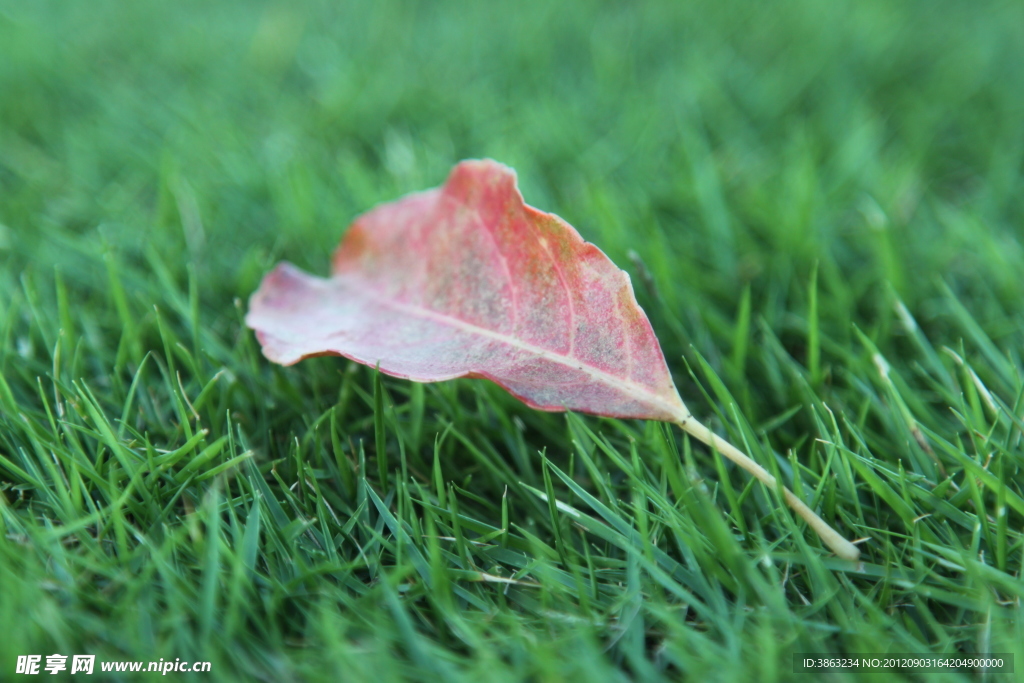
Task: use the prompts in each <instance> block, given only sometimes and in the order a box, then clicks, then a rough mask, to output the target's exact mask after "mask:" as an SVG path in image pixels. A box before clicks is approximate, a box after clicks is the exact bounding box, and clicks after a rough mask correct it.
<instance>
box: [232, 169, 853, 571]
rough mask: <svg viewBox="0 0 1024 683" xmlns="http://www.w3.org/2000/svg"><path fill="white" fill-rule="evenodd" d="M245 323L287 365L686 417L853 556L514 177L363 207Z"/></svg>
mask: <svg viewBox="0 0 1024 683" xmlns="http://www.w3.org/2000/svg"><path fill="white" fill-rule="evenodd" d="M246 324H247V325H248V326H249V327H251V328H252V329H254V330H255V331H256V336H257V338H258V339H259V341H260V344H261V345H262V347H263V353H264V355H265V356H266V357H267V358H268V359H270V360H272V361H274V362H277V363H281V364H283V365H291V364H293V363H297V362H298V361H300V360H302V359H303V358H308V357H310V356H321V355H338V356H344V357H346V358H350V359H352V360H354V361H357V362H359V363H364V364H366V365H370V366H376V367H379V368H380V371H381V372H383V373H386V374H388V375H393V376H395V377H403V378H407V379H411V380H414V381H418V382H437V381H442V380H447V379H454V378H456V377H478V378H486V379H490V380H492V381H494V382H496V383H497V384H499V385H501V386H502V387H504V388H505V389H507V390H508V391H509V392H511V393H512V394H513V395H515V396H516V397H517V398H519V399H521V400H522V401H524V402H525V403H527V404H528V405H530V406H532V407H534V408H539V409H541V410H573V411H578V412H583V413H593V414H598V415H605V416H609V417H619V418H640V419H651V420H663V421H666V422H673V423H675V424H678V425H679V426H680V427H682V428H683V429H684V430H686V431H687V432H689V433H690V434H692V435H694V436H695V437H696V438H698V439H700V440H701V441H703V442H704V443H707V444H709V445H711V446H712V447H713V448H715V449H716V450H718V451H719V452H720V453H722V455H725V456H727V457H729V458H731V459H732V460H734V461H735V462H737V463H738V464H739V465H740V466H742V467H743V468H744V469H746V470H748V471H749V472H751V473H752V474H753V475H754V476H756V477H757V478H758V479H760V480H761V481H763V482H764V483H765V484H767V485H769V486H770V487H772V488H776V487H777V488H778V489H779V490H780V492H782V493H783V495H784V497H785V498H786V500H787V502H788V503H789V504H790V505H791V506H792V507H793V508H794V509H795V510H796V511H797V512H798V513H799V514H800V516H801V517H803V518H804V519H805V520H807V522H808V523H809V524H810V525H811V526H812V527H813V528H814V529H815V530H816V531H817V532H818V533H819V534H821V535H822V538H823V540H824V541H825V542H826V543H827V544H828V545H829V546H830V547H832V549H833V550H835V551H836V553H837V554H838V555H840V556H841V557H844V558H846V559H856V557H857V556H858V551H857V549H856V548H855V547H854V546H852V545H851V544H850V543H849V542H847V541H846V540H845V539H843V538H842V537H841V536H839V534H837V533H836V532H835V531H834V530H833V529H832V528H831V527H829V526H828V525H827V524H825V522H824V521H822V520H821V519H820V518H819V517H817V515H815V514H814V512H812V511H811V510H810V509H809V508H808V507H807V506H806V505H805V504H804V503H803V502H802V501H800V500H799V499H797V498H796V496H794V495H793V494H792V493H791V492H790V491H789V490H787V489H785V488H784V487H782V486H779V485H778V483H777V482H776V481H775V478H774V477H772V476H771V475H770V474H769V473H768V472H767V471H765V470H764V468H762V467H761V466H760V465H758V464H757V463H756V462H754V461H753V460H751V459H750V458H749V457H747V456H746V455H744V454H743V453H742V452H741V451H739V450H737V449H736V448H735V447H733V446H732V445H730V444H729V443H727V442H725V441H723V440H722V439H720V438H719V437H717V436H715V435H714V434H713V433H712V432H711V430H709V429H708V428H707V427H705V426H704V425H702V424H700V423H699V422H697V421H696V420H695V419H694V418H693V416H692V415H691V414H690V412H689V410H687V408H686V406H685V405H684V404H683V401H682V399H681V398H680V396H679V393H678V391H676V388H675V385H674V384H673V382H672V376H671V374H670V373H669V369H668V366H667V364H666V363H665V356H664V354H663V353H662V351H661V346H660V345H659V344H658V340H657V338H656V337H655V335H654V331H653V330H652V328H651V324H650V322H649V321H648V319H647V316H646V315H645V314H644V312H643V310H642V309H641V308H640V306H639V305H638V304H637V302H636V298H635V297H634V295H633V288H632V286H631V284H630V281H629V276H628V275H627V274H626V273H625V272H623V271H622V270H620V269H619V268H617V267H616V266H615V264H614V263H612V262H611V260H610V259H609V258H608V257H607V256H605V255H604V253H602V252H601V250H600V249H598V248H597V247H596V246H594V245H593V244H590V243H589V242H585V241H584V240H583V238H582V237H580V235H579V233H578V232H576V230H575V229H573V228H572V226H570V225H569V224H568V223H566V222H565V221H563V220H562V219H560V218H559V217H557V216H555V215H553V214H549V213H545V212H543V211H539V210H537V209H535V208H533V207H530V206H527V205H526V204H525V203H524V202H523V198H522V195H520V193H519V190H518V188H517V187H516V176H515V172H514V171H512V170H511V169H510V168H508V167H506V166H503V165H501V164H499V163H497V162H494V161H488V160H484V161H464V162H462V163H460V164H458V165H457V166H456V167H455V169H454V170H453V171H452V172H451V175H449V177H448V180H447V182H445V184H444V185H443V186H442V187H440V188H436V189H433V190H428V191H426V192H420V193H416V194H412V195H408V196H406V197H404V198H402V199H399V200H398V201H395V202H391V203H388V204H383V205H381V206H378V207H377V208H375V209H373V210H371V211H369V212H368V213H366V214H363V215H362V216H360V217H359V218H357V219H356V221H355V222H354V223H353V225H352V227H351V228H350V229H349V231H348V233H347V234H346V235H345V238H344V239H343V240H342V243H341V246H339V247H338V249H337V251H336V252H335V254H334V259H333V268H332V274H331V277H330V278H327V279H325V278H320V277H316V276H314V275H309V274H307V273H305V272H303V271H301V270H299V269H298V268H296V267H295V266H293V265H291V264H290V263H281V264H280V265H278V266H277V268H275V269H274V270H273V271H272V272H271V273H270V274H268V275H267V276H266V277H265V278H264V280H263V282H262V283H261V285H260V287H259V289H258V290H257V291H256V293H255V294H253V296H252V298H251V299H250V302H249V313H248V315H247V316H246Z"/></svg>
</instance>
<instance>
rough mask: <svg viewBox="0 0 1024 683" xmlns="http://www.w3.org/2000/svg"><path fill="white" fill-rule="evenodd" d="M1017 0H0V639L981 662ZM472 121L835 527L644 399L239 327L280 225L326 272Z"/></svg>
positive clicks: (1012, 470)
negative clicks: (375, 364) (410, 372)
mask: <svg viewBox="0 0 1024 683" xmlns="http://www.w3.org/2000/svg"><path fill="white" fill-rule="evenodd" d="M1022 27H1024V5H1022V4H1021V3H1019V2H1010V1H1006V2H981V3H968V2H961V1H952V0H936V1H935V2H927V3H926V2H923V1H915V0H898V1H896V0H863V1H861V2H829V1H828V0H782V1H781V2H777V3H754V2H742V1H740V0H726V1H723V2H712V1H711V0H705V1H696V2H647V3H641V2H638V3H610V2H604V3H598V2H584V1H582V0H571V1H568V2H562V3H546V2H535V1H533V0H522V1H520V2H517V3H483V2H479V3H469V2H462V3H426V2H423V3H417V2H412V1H411V0H410V1H406V0H400V1H399V0H376V1H375V2H366V3H328V2H320V1H316V0H301V1H296V2H287V3H286V2H279V3H257V2H248V3H243V2H234V1H232V0H218V1H217V2H206V3H200V2H191V1H187V2H180V3H170V2H156V1H155V0H139V1H137V2H130V3H125V2H113V1H112V0H96V1H95V2H89V3H58V2H36V3H17V2H0V624H3V625H4V628H3V631H4V634H3V637H0V680H5V681H6V680H32V678H31V677H29V678H22V677H21V676H18V675H17V674H16V673H15V672H16V665H17V661H18V658H19V656H24V655H30V654H38V655H42V656H43V659H42V664H43V665H45V663H46V655H51V654H63V655H67V656H69V660H68V661H69V662H70V656H71V655H74V654H89V655H95V656H96V672H95V673H94V674H93V676H94V677H95V678H96V679H97V680H125V681H134V680H149V679H152V678H153V677H154V676H156V675H157V674H155V673H149V674H135V675H132V674H125V673H122V674H115V673H104V672H101V671H100V662H113V661H122V660H139V661H146V662H148V661H157V660H160V659H161V658H162V659H164V660H165V661H174V660H176V659H180V660H184V661H190V662H191V661H197V660H198V661H207V662H210V664H211V669H210V672H209V673H202V674H200V673H190V674H185V673H171V674H168V680H184V679H188V680H227V681H238V680H259V681H314V682H315V681H338V680H345V681H349V680H351V681H359V680H370V681H373V682H374V683H384V682H385V681H391V680H428V681H439V680H444V681H456V680H465V681H477V680H486V681H518V680H530V681H563V680H581V681H582V680H586V681H588V682H589V681H626V680H644V681H648V680H650V681H657V680H677V679H679V678H681V677H689V678H690V679H692V680H702V681H703V680H709V681H715V680H720V681H734V680H735V681H742V680H758V681H772V680H791V679H795V680H815V679H817V678H818V675H816V674H803V673H795V672H794V655H795V654H797V653H817V654H819V655H823V654H833V655H848V656H854V655H862V654H867V653H879V654H881V653H936V654H938V653H951V654H961V655H964V654H967V655H970V654H975V653H1011V654H1015V655H1016V656H1017V657H1018V658H1020V657H1022V655H1024V645H1022V643H1024V607H1022V605H1021V597H1022V595H1024V581H1022V580H1021V572H1022V564H1024V552H1022V550H1024V533H1022V523H1024V471H1022V469H1024V444H1022V435H1024V377H1022V374H1024V360H1022V357H1021V356H1022V354H1021V350H1022V348H1024V346H1022V342H1024V296H1022V294H1024V291H1022V273H1024V248H1022V241H1021V239H1022V235H1024V40H1022V39H1021V30H1022ZM479 157H490V158H494V159H498V160H500V161H502V162H504V163H506V164H508V165H510V166H512V167H514V168H515V169H516V170H517V172H518V174H519V181H520V187H521V189H522V191H523V194H524V195H525V197H526V200H527V202H528V203H530V204H532V205H533V206H536V207H539V208H541V209H543V210H546V211H551V212H554V213H557V214H558V215H560V216H562V217H563V218H565V219H566V220H567V221H569V222H570V223H571V224H572V225H574V226H575V227H576V228H577V229H578V230H579V231H580V232H581V234H582V235H583V236H584V237H585V238H586V239H588V240H589V241H592V242H594V243H595V244H597V245H598V246H599V247H600V248H601V249H602V250H603V251H604V252H605V253H606V254H608V256H609V257H610V258H611V259H612V260H613V261H614V262H615V263H617V264H618V265H619V266H620V267H622V268H624V269H625V270H626V271H628V272H629V273H630V275H631V277H632V279H633V282H634V285H635V288H636V293H637V298H638V300H639V302H640V304H641V305H642V306H643V307H644V309H645V311H646V312H647V315H648V317H649V318H650V320H651V322H652V324H653V326H654V329H655V331H656V332H657V334H658V337H659V339H660V341H661V344H662V347H663V349H664V351H665V355H666V357H667V359H668V363H669V366H670V369H671V370H672V373H673V376H674V378H675V381H676V384H677V386H678V387H679V389H680V392H681V394H682V396H683V398H684V400H685V401H686V403H687V405H688V406H689V408H690V410H691V411H692V412H693V413H694V414H695V415H696V416H697V417H698V418H699V419H701V420H702V421H704V422H705V423H706V424H708V425H709V426H711V427H712V428H713V429H714V430H715V431H716V432H717V433H718V434H720V435H722V436H723V437H725V438H727V439H729V440H730V441H732V442H733V443H736V444H737V445H740V446H743V447H745V449H746V450H747V452H749V453H750V454H751V455H752V457H754V459H755V460H757V461H758V462H760V463H761V464H762V465H764V466H765V467H766V468H767V469H769V470H770V471H772V472H775V473H776V474H777V476H778V477H779V479H781V480H782V481H783V482H785V483H786V485H787V486H789V487H790V488H791V489H792V490H793V491H794V492H795V493H796V494H797V495H798V496H800V497H801V498H802V499H803V500H805V501H806V502H807V503H808V504H809V505H810V506H811V507H812V508H813V509H815V510H816V511H817V512H818V513H819V514H821V515H822V517H824V518H825V519H826V520H827V521H828V522H829V523H830V524H832V525H833V526H835V527H836V528H837V529H838V530H839V531H841V532H842V533H843V534H845V535H846V536H847V537H848V538H850V539H856V541H857V544H858V547H859V548H860V550H861V561H860V562H856V563H855V562H848V561H844V560H841V559H839V558H837V557H835V556H834V555H832V554H831V553H830V552H829V550H828V549H827V548H826V547H824V546H823V545H822V543H821V542H820V541H819V540H818V539H817V537H816V536H815V535H814V534H813V532H811V531H809V530H808V529H807V528H806V525H805V524H803V522H801V521H800V520H799V518H796V517H795V516H794V515H793V514H792V513H791V512H790V510H789V508H788V507H786V506H785V505H784V504H782V502H781V498H780V496H779V494H778V492H777V491H773V490H769V489H768V488H767V487H765V486H764V485H762V484H759V483H754V480H753V479H752V478H751V477H750V476H748V475H747V474H746V473H745V472H743V471H741V470H739V469H738V468H736V467H734V466H733V465H731V464H730V463H729V462H728V461H726V460H724V459H722V458H721V457H720V456H718V455H716V454H715V453H713V452H712V451H710V450H709V449H707V448H706V447H705V446H703V445H701V444H699V443H697V442H695V441H692V440H690V439H687V438H685V437H684V435H683V434H682V433H681V432H680V431H679V430H678V429H677V428H675V427H670V426H668V425H663V424H661V423H656V422H640V421H628V420H626V421H620V420H612V419H604V418H598V417H591V416H583V415H574V414H568V415H567V414H564V413H545V412H539V411H534V410H531V409H530V408H528V407H526V406H525V405H523V404H521V403H519V402H517V401H516V400H515V399H513V398H512V397H510V396H509V395H508V394H506V393H505V392H503V391H502V390H501V389H500V388H498V387H497V386H495V385H493V384H490V383H487V382H484V381H481V380H457V381H452V382H447V383H441V384H431V385H423V384H414V383H410V382H407V381H402V380H396V379H392V378H389V377H381V376H379V375H377V374H376V373H375V371H374V370H373V369H372V368H368V367H364V366H360V365H356V364H353V363H350V362H348V361H344V360H341V359H338V358H317V359H312V360H307V361H304V362H302V363H300V364H298V365H296V366H293V367H289V368H283V367H280V366H277V365H274V364H272V363H270V362H269V361H267V360H266V359H264V358H263V357H262V355H261V353H260V349H259V345H258V343H257V341H256V340H255V338H254V336H253V334H252V333H251V332H250V331H249V330H247V329H246V328H245V326H244V324H243V317H244V314H245V311H246V308H247V300H248V297H249V295H250V294H251V293H252V292H253V291H254V290H255V289H256V287H257V286H258V284H259V282H260V279H261V278H262V276H263V275H264V274H265V273H266V272H267V271H269V270H270V269H271V268H272V267H273V265H274V264H275V263H276V262H278V261H279V260H282V259H287V260H290V261H292V262H293V263H295V264H297V265H299V266H301V267H303V268H306V269H308V270H310V271H312V272H315V273H318V274H326V273H327V270H328V264H329V255H330V252H331V250H332V249H333V248H334V247H335V246H336V245H337V243H338V241H339V239H340V237H341V235H342V234H343V233H344V230H345V227H346V226H347V225H348V224H349V223H350V221H351V220H352V219H353V218H354V217H355V216H356V215H358V214H359V213H361V212H363V211H366V210H368V209H369V208H371V207H372V206H374V205H375V204H377V203H380V202H383V201H389V200H392V199H395V198H397V197H399V196H401V195H402V194H405V193H407V192H410V191H415V190H421V189H425V188H428V187H433V186H436V185H438V184H440V183H441V182H443V180H444V178H445V176H446V175H447V172H448V171H449V169H450V168H451V167H452V166H453V165H454V164H455V163H456V162H457V161H458V160H460V159H464V158H479ZM65 673H67V672H65ZM42 675H43V676H44V677H46V678H47V679H50V678H51V676H50V675H49V674H47V673H43V674H42ZM829 676H830V679H831V680H848V679H853V678H856V677H858V676H862V677H868V678H870V680H881V677H880V675H869V674H863V673H861V674H857V673H832V674H829ZM977 676H978V674H977V673H976V672H975V673H971V672H959V673H957V672H947V673H930V674H927V675H926V677H927V678H928V680H937V681H939V680H941V681H955V680H968V679H971V678H974V677H977ZM890 678H891V679H901V678H902V679H904V680H920V679H921V678H922V675H920V674H911V673H908V672H902V673H900V672H896V673H893V674H891V675H890ZM76 680H77V679H76ZM84 680H91V678H84ZM988 680H1024V659H1017V661H1016V673H1015V674H1012V675H1009V674H1007V675H1004V674H990V675H989V677H988Z"/></svg>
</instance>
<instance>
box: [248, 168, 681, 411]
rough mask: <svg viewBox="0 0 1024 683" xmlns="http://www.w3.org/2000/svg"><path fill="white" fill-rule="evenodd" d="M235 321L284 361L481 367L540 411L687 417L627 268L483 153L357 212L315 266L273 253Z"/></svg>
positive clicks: (405, 373)
mask: <svg viewBox="0 0 1024 683" xmlns="http://www.w3.org/2000/svg"><path fill="white" fill-rule="evenodd" d="M246 323H247V324H248V325H249V326H250V327H252V328H253V329H255V330H256V333H257V336H258V337H259V340H260V343H261V344H262V345H263V353H264V354H265V355H266V356H267V358H269V359H270V360H272V361H275V362H278V363H283V364H285V365H289V364H292V363H295V362H297V361H299V360H301V359H303V358H307V357H309V356H317V355H323V354H337V355H340V356H345V357H346V358H351V359H352V360H354V361H358V362H360V363H365V364H366V365H371V366H374V365H377V364H378V363H379V364H380V370H381V372H384V373H386V374H389V375H394V376H396V377H405V378H408V379H412V380H416V381H419V382H436V381H440V380H446V379H452V378H455V377H485V378H487V379H490V380H493V381H495V382H497V383H498V384H500V385H501V386H503V387H504V388H506V389H508V390H509V391H510V392H511V393H512V394H514V395H515V396H516V397H518V398H520V399H522V400H523V401H524V402H526V403H527V404H529V405H531V406H533V407H534V408H540V409H542V410H575V411H579V412H585V413H597V414H600V415H607V416H611V417H633V418H645V419H654V420H668V421H672V422H681V421H683V420H684V419H685V418H686V417H687V416H688V412H687V410H686V408H685V407H684V405H683V402H682V400H681V399H680V398H679V394H678V392H677V391H676V388H675V386H674V385H673V383H672V377H671V375H670V374H669V371H668V367H667V366H666V364H665V357H664V355H663V354H662V352H661V347H660V346H659V345H658V340H657V338H656V337H655V336H654V332H653V330H652V329H651V324H650V323H649V322H648V320H647V317H646V316H645V315H644V312H643V311H642V310H641V309H640V307H639V306H638V305H637V303H636V299H635V298H634V296H633V288H632V287H631V286H630V282H629V276H628V275H626V273H624V272H623V271H621V270H619V269H618V268H617V267H616V266H615V264H613V263H612V262H611V261H610V260H609V259H608V257H607V256H605V255H604V254H603V253H602V252H601V250H600V249H598V248H597V247H595V246H594V245H593V244H590V243H588V242H584V241H583V238H582V237H580V235H579V233H577V232H576V231H575V230H574V229H573V228H572V227H571V226H570V225H569V224H568V223H566V222H565V221H563V220H562V219H560V218H558V217H557V216H555V215H553V214H549V213H544V212H542V211H538V210H537V209H534V208H532V207H530V206H527V205H526V204H524V203H523V198H522V196H521V195H520V194H519V190H518V189H517V188H516V176H515V172H514V171H512V170H511V169H510V168H508V167H506V166H503V165H501V164H498V163H496V162H494V161H464V162H462V163H460V164H459V165H458V166H456V167H455V169H454V170H453V171H452V173H451V175H450V176H449V177H448V181H447V182H446V183H445V184H444V186H443V187H441V188H437V189H434V190H428V191H427V192H422V193H418V194H413V195H409V196H407V197H404V198H402V199H400V200H398V201H396V202H392V203H390V204H384V205H382V206H378V207H377V208H375V209H373V210H372V211H370V212H369V213H366V214H364V215H362V216H360V217H359V218H357V219H356V221H355V223H354V224H353V225H352V227H351V229H350V230H349V231H348V234H347V235H346V236H345V239H344V240H343V241H342V243H341V246H340V247H339V248H338V250H337V252H335V254H334V268H333V274H332V276H331V278H330V279H327V280H325V279H321V278H318V277H314V276H312V275H307V274H306V273H303V272H302V271H300V270H298V269H296V268H295V267H294V266H292V265H291V264H288V263H282V264H280V265H279V266H278V267H277V268H276V269H275V270H274V271H273V272H272V273H270V274H269V275H268V276H267V277H266V278H265V279H264V281H263V284H262V285H261V286H260V288H259V291H257V292H256V294H254V295H253V297H252V300H251V302H250V310H249V315H248V317H247V318H246Z"/></svg>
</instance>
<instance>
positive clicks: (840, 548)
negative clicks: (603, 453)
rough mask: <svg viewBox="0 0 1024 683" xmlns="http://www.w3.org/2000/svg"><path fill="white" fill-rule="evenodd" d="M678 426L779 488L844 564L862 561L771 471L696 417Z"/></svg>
mask: <svg viewBox="0 0 1024 683" xmlns="http://www.w3.org/2000/svg"><path fill="white" fill-rule="evenodd" d="M676 424H678V425H679V427H680V428H682V430H683V431H684V432H687V433H688V434H691V435H692V436H693V437H695V438H696V439H699V440H700V441H703V442H704V443H706V444H707V445H708V446H711V447H712V448H714V449H715V450H717V451H718V452H719V453H721V454H722V455H724V456H725V457H727V458H729V459H730V460H732V461H733V462H734V463H736V464H737V465H739V466H740V467H742V468H743V469H745V470H746V471H747V472H750V473H751V474H752V475H754V476H755V477H757V478H758V479H759V480H761V481H762V482H764V484H765V485H767V486H768V488H772V489H776V488H777V489H778V490H779V491H780V492H781V493H782V495H783V497H784V498H785V499H786V503H788V504H789V507H791V508H793V510H794V511H795V512H796V513H797V514H798V515H800V517H801V518H802V519H803V520H804V521H805V522H807V524H808V525H810V527H811V528H812V529H814V530H815V531H816V532H817V533H818V536H820V537H821V540H822V541H824V542H825V545H827V546H828V547H829V548H831V549H832V550H833V552H835V554H836V555H838V556H839V557H841V558H842V559H844V560H851V561H855V560H857V558H859V557H860V551H859V550H857V547H856V546H855V545H853V544H852V543H850V542H849V541H847V540H846V539H845V538H843V537H842V536H841V535H840V534H839V532H838V531H836V530H835V529H833V528H832V527H830V526H829V525H828V524H827V523H826V522H825V520H823V519H822V518H821V517H819V516H818V515H816V514H815V513H814V511H813V510H811V508H809V507H807V504H806V503H804V502H803V501H802V500H800V499H799V498H797V497H796V496H795V495H794V494H793V492H792V491H790V490H789V489H787V488H786V487H785V486H783V485H782V484H780V483H779V482H778V480H776V479H775V477H773V476H772V475H771V474H769V473H768V470H766V469H765V468H763V467H761V466H760V465H758V464H757V463H756V462H754V461H753V460H752V459H751V458H750V457H749V456H748V455H747V454H746V453H744V452H743V451H741V450H739V449H738V448H736V447H735V446H733V445H732V444H731V443H729V442H728V441H725V440H724V439H722V438H720V437H718V436H716V435H715V434H714V432H712V431H711V430H710V429H708V428H707V427H705V426H704V425H702V424H701V423H700V422H698V421H697V420H695V419H694V418H693V417H692V416H691V417H689V418H688V419H686V420H684V421H682V422H678V423H676Z"/></svg>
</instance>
